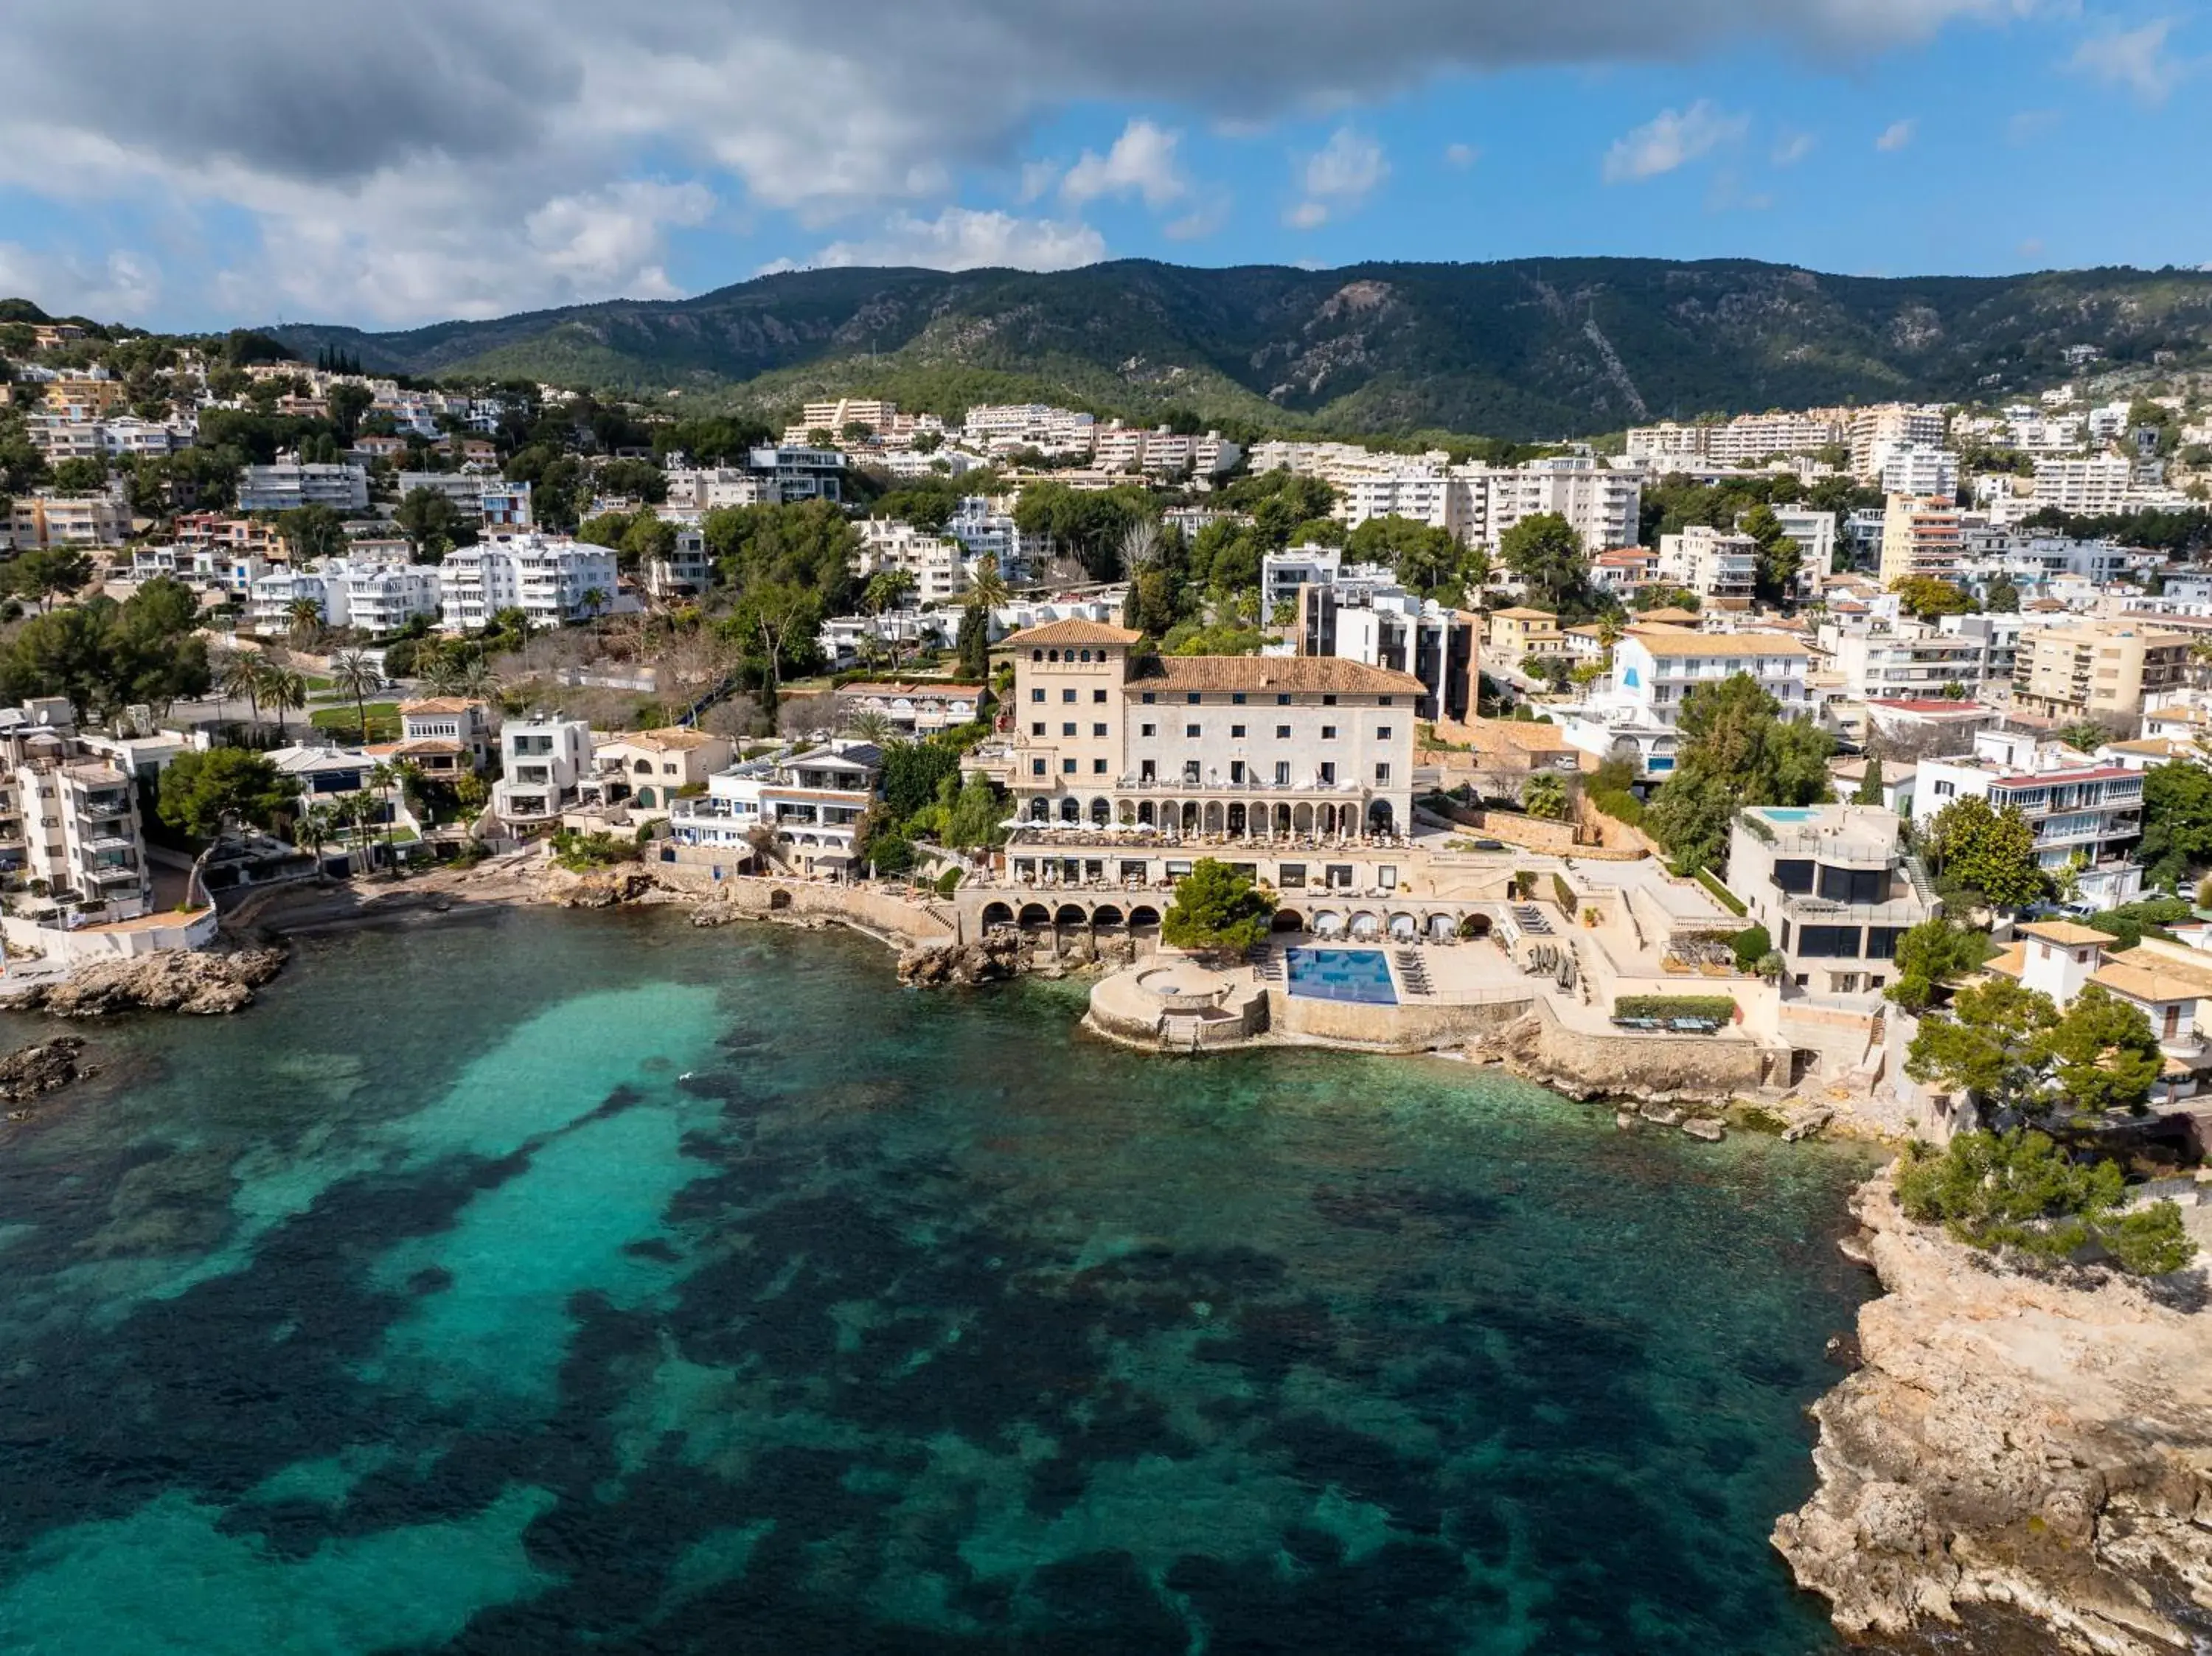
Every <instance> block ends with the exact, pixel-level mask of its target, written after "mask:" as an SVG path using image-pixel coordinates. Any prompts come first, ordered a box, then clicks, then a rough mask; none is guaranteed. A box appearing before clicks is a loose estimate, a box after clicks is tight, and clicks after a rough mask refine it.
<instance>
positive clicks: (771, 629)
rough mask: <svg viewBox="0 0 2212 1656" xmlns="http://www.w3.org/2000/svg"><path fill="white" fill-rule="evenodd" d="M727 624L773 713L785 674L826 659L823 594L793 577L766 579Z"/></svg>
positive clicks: (749, 590) (767, 708)
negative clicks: (819, 636) (822, 642)
mask: <svg viewBox="0 0 2212 1656" xmlns="http://www.w3.org/2000/svg"><path fill="white" fill-rule="evenodd" d="M721 628H722V633H723V635H724V636H725V637H726V638H727V639H728V640H730V641H731V642H732V644H734V645H736V646H738V651H739V652H740V660H741V662H742V663H743V664H744V668H745V670H746V671H747V672H748V673H749V675H750V676H751V678H752V681H753V682H755V683H756V684H757V685H759V686H760V687H761V688H762V689H763V691H764V692H765V693H766V694H765V695H764V696H763V711H766V712H769V713H773V712H774V711H775V703H776V697H777V695H779V693H780V692H781V688H782V684H783V680H784V677H785V676H786V675H787V674H788V673H798V672H804V671H805V670H807V669H808V668H810V667H811V666H812V665H813V664H815V663H816V662H817V660H819V659H820V656H821V650H820V646H819V645H818V644H817V641H816V637H815V635H816V634H817V633H818V632H819V631H820V630H821V628H822V598H821V595H820V594H819V593H817V592H816V591H814V590H812V589H811V588H810V587H805V586H801V585H798V584H797V583H795V582H792V581H762V582H760V583H758V584H757V585H752V586H749V587H747V588H746V589H745V591H744V593H743V594H741V595H740V596H739V597H738V602H737V604H736V605H735V606H734V607H733V608H732V610H731V611H730V613H729V615H728V616H727V617H726V618H725V619H724V621H723V622H721Z"/></svg>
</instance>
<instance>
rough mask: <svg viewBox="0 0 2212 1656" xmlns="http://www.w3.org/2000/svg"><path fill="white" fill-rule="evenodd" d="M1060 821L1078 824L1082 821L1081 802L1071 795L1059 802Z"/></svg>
mask: <svg viewBox="0 0 2212 1656" xmlns="http://www.w3.org/2000/svg"><path fill="white" fill-rule="evenodd" d="M1082 820H1083V802H1082V801H1081V800H1080V799H1078V798H1075V797H1074V795H1073V794H1070V795H1069V796H1068V797H1067V798H1065V799H1063V800H1061V801H1060V821H1061V822H1081V821H1082Z"/></svg>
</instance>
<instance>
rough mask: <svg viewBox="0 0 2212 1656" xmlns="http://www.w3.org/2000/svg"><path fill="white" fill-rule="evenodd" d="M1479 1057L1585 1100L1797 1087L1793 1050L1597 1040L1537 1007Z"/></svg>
mask: <svg viewBox="0 0 2212 1656" xmlns="http://www.w3.org/2000/svg"><path fill="white" fill-rule="evenodd" d="M1476 1050H1477V1052H1478V1055H1480V1056H1486V1057H1494V1058H1500V1059H1504V1060H1505V1062H1507V1063H1508V1064H1509V1065H1511V1066H1512V1067H1513V1068H1514V1069H1516V1070H1517V1071H1520V1072H1521V1073H1522V1074H1524V1075H1526V1076H1528V1077H1530V1078H1531V1079H1532V1080H1535V1081H1539V1082H1541V1083H1543V1084H1545V1085H1546V1086H1548V1087H1553V1088H1556V1089H1558V1090H1559V1091H1561V1092H1568V1093H1574V1094H1577V1095H1581V1096H1583V1097H1595V1096H1599V1095H1620V1096H1625V1097H1645V1098H1648V1097H1652V1096H1655V1095H1656V1096H1665V1097H1678V1096H1685V1095H1687V1096H1692V1097H1705V1098H1725V1097H1728V1096H1729V1095H1733V1094H1737V1093H1754V1092H1759V1091H1762V1090H1764V1089H1767V1088H1770V1087H1782V1086H1786V1085H1788V1084H1789V1083H1790V1052H1789V1051H1788V1050H1787V1049H1786V1048H1782V1047H1777V1046H1766V1045H1764V1044H1762V1043H1759V1042H1757V1041H1753V1040H1745V1039H1741V1038H1732V1037H1729V1036H1725V1035H1723V1036H1714V1035H1662V1034H1627V1033H1626V1032H1622V1033H1620V1034H1598V1033H1595V1032H1593V1031H1591V1030H1588V1029H1582V1028H1568V1027H1567V1026H1566V1025H1565V1024H1564V1023H1562V1022H1560V1021H1559V1014H1558V1013H1556V1012H1554V1011H1553V1010H1552V1008H1551V1006H1550V1004H1548V1003H1547V1002H1545V1001H1543V1000H1541V999H1540V1000H1538V1001H1537V1002H1536V1003H1535V1005H1534V1008H1533V1009H1532V1010H1530V1011H1529V1014H1528V1016H1526V1017H1523V1018H1521V1019H1519V1020H1516V1022H1514V1023H1513V1024H1512V1025H1511V1026H1510V1028H1505V1029H1502V1030H1500V1031H1498V1033H1497V1034H1496V1036H1495V1037H1494V1038H1493V1039H1492V1040H1487V1041H1485V1042H1482V1043H1480V1045H1479V1046H1478V1047H1477V1049H1476Z"/></svg>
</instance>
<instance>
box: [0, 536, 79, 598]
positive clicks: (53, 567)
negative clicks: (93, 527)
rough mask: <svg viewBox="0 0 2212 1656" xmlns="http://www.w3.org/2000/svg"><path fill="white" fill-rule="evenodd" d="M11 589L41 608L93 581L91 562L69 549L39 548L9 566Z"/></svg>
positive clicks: (23, 555)
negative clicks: (51, 600)
mask: <svg viewBox="0 0 2212 1656" xmlns="http://www.w3.org/2000/svg"><path fill="white" fill-rule="evenodd" d="M4 579H6V581H7V584H8V590H9V591H11V592H13V593H15V595H16V596H17V597H21V598H26V599H28V600H29V601H30V602H32V603H33V604H37V605H39V607H40V609H44V608H46V604H47V602H48V600H50V599H52V598H56V597H64V596H65V595H67V594H69V593H71V592H74V591H77V590H78V589H79V588H81V587H82V586H83V585H85V584H86V583H87V582H88V581H89V580H91V579H92V560H91V559H89V558H88V557H86V556H85V555H84V554H83V553H82V552H77V551H73V550H71V549H70V548H68V547H66V546H38V547H33V548H32V549H30V550H29V551H27V552H24V553H21V554H20V555H18V556H17V557H16V558H15V561H14V562H12V563H10V564H9V565H8V566H7V573H6V575H5V577H4Z"/></svg>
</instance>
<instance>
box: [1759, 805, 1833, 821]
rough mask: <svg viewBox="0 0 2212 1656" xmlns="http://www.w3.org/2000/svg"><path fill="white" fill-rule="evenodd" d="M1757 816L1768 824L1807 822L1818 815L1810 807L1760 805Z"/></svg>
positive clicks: (1817, 812) (1816, 811) (1813, 807)
mask: <svg viewBox="0 0 2212 1656" xmlns="http://www.w3.org/2000/svg"><path fill="white" fill-rule="evenodd" d="M1759 815H1760V816H1764V817H1765V819H1766V820H1767V821H1768V822H1811V821H1812V820H1813V819H1814V817H1815V816H1819V815H1820V810H1819V809H1818V808H1817V807H1815V806H1812V805H1761V806H1760V807H1759Z"/></svg>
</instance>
